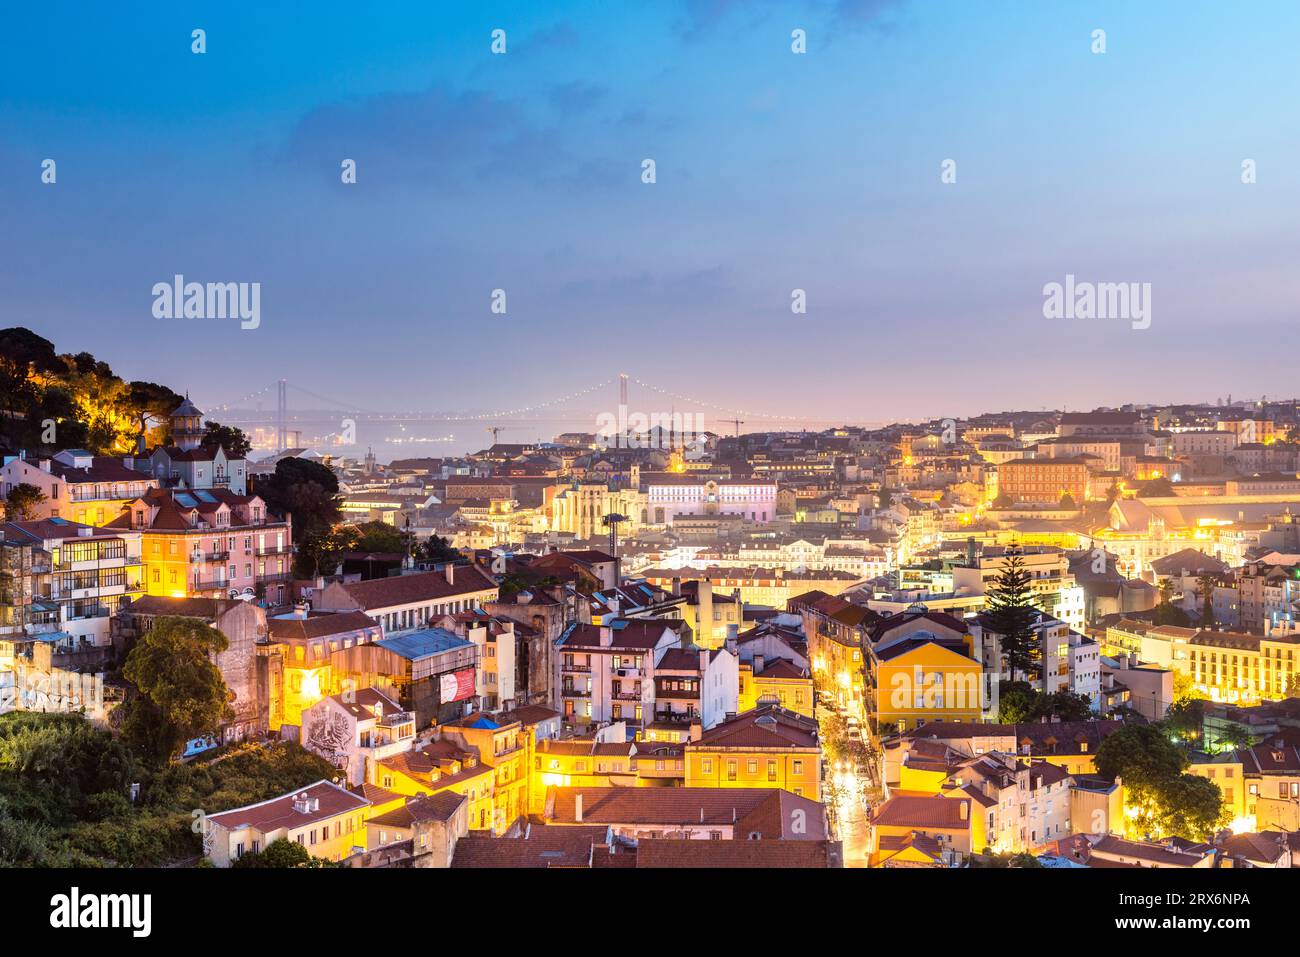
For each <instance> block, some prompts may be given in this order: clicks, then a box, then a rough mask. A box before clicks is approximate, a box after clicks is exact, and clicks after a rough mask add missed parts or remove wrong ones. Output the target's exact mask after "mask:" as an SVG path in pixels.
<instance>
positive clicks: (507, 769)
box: [435, 712, 531, 833]
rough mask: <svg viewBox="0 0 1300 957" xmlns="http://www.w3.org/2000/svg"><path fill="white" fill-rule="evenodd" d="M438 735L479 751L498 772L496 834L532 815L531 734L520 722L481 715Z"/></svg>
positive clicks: (442, 726) (449, 724)
mask: <svg viewBox="0 0 1300 957" xmlns="http://www.w3.org/2000/svg"><path fill="white" fill-rule="evenodd" d="M435 734H436V735H437V737H438V739H439V740H443V741H452V742H454V743H456V744H458V745H459V746H460V747H462V748H464V749H465V750H466V751H469V750H476V751H477V752H478V754H479V757H480V758H481V759H482V761H483V763H484V764H486V765H488V766H489V767H491V768H492V769H493V770H494V771H495V773H496V780H495V781H494V782H493V808H492V819H493V830H494V831H496V832H497V833H501V832H503V831H504V830H505V829H507V828H509V827H510V826H511V825H512V824H514V823H515V821H516V820H517V819H518V818H520V817H523V816H525V815H527V814H528V805H529V792H528V788H529V784H530V781H531V774H530V769H529V766H528V764H527V757H528V747H527V744H528V742H527V737H528V735H527V733H526V732H525V731H524V729H523V724H522V723H521V722H520V721H511V720H508V719H506V718H503V717H500V716H493V715H488V714H484V713H482V712H477V713H474V714H470V715H466V716H465V717H463V718H459V719H457V720H455V721H448V722H447V723H445V724H440V725H439V726H438V727H437V729H436V730H435Z"/></svg>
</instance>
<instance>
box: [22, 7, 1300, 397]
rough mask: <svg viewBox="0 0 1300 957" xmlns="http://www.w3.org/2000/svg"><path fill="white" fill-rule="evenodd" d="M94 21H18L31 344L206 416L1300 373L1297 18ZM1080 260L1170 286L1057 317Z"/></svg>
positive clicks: (641, 12)
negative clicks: (621, 375)
mask: <svg viewBox="0 0 1300 957" xmlns="http://www.w3.org/2000/svg"><path fill="white" fill-rule="evenodd" d="M91 6H92V5H90V4H63V3H58V2H52V3H47V4H24V5H21V6H19V5H16V4H14V5H9V6H8V7H7V8H6V9H5V10H4V11H3V12H0V263H2V264H3V265H0V325H5V326H7V325H27V326H30V327H31V328H33V329H35V330H36V331H37V332H39V333H41V334H42V335H45V336H46V337H48V338H50V339H51V340H53V342H54V343H55V345H56V347H58V348H59V349H61V350H66V351H80V350H83V349H85V350H89V351H91V352H94V353H95V354H96V355H97V356H100V357H101V358H104V359H106V360H108V361H109V362H110V363H111V364H112V365H113V366H114V368H115V369H116V370H117V371H118V372H119V374H122V375H124V376H127V377H130V378H146V379H154V380H158V381H163V382H166V383H168V384H169V385H171V386H173V387H174V388H177V389H186V388H188V389H189V390H190V391H191V393H192V394H193V395H194V396H195V398H196V400H197V401H199V403H200V405H201V407H203V406H207V405H214V404H216V403H218V402H225V401H229V400H232V399H236V398H238V397H239V396H241V395H243V394H245V393H248V392H252V391H254V390H256V389H258V388H260V387H262V386H263V385H266V384H267V383H269V382H271V381H273V380H274V379H275V378H277V377H279V376H285V377H287V378H289V379H291V380H293V381H295V382H298V383H302V384H303V385H306V386H309V387H311V388H314V389H316V390H317V391H319V392H322V393H324V394H326V395H330V396H338V397H340V398H344V399H347V400H350V401H352V402H355V403H357V405H359V406H361V407H364V408H370V409H376V408H378V409H388V408H411V407H422V408H429V409H437V408H449V407H455V408H465V407H469V406H474V407H479V408H510V407H515V406H518V405H524V404H528V403H530V402H532V401H537V400H544V399H548V398H551V397H553V396H556V395H558V394H561V393H563V392H565V391H567V390H568V389H569V388H571V387H573V388H578V387H582V386H586V385H589V384H592V383H595V382H598V381H601V380H603V379H606V378H608V377H610V376H611V375H614V374H616V373H617V372H619V371H627V372H629V373H632V374H634V375H636V376H638V377H640V378H643V379H646V380H650V381H653V382H655V383H658V384H661V385H663V386H664V387H667V388H672V389H676V390H679V391H681V392H685V393H689V394H692V395H697V396H700V397H701V398H703V399H707V400H710V401H713V402H717V403H720V404H724V405H728V406H736V407H741V408H758V409H765V410H774V411H787V412H790V413H795V414H799V415H808V416H820V417H825V418H828V419H829V418H839V419H844V420H849V419H876V420H880V419H904V418H919V417H922V416H945V415H963V414H970V413H975V412H978V411H984V410H996V409H1001V408H1009V407H1022V408H1023V407H1039V406H1046V407H1052V406H1057V407H1059V406H1062V405H1065V406H1068V407H1070V408H1079V407H1089V408H1090V407H1092V406H1094V405H1097V404H1118V403H1122V402H1126V401H1175V400H1188V401H1193V400H1200V399H1211V398H1213V397H1215V396H1218V395H1223V394H1226V393H1229V392H1231V393H1232V394H1234V395H1235V396H1243V397H1244V396H1249V395H1259V394H1260V393H1267V394H1269V395H1273V396H1281V395H1282V394H1284V393H1286V394H1290V393H1292V392H1294V391H1295V389H1294V388H1293V385H1292V383H1293V382H1294V368H1295V364H1294V349H1293V348H1292V347H1291V346H1292V345H1293V344H1294V342H1295V341H1296V339H1295V335H1296V333H1295V327H1294V321H1295V318H1296V311H1297V310H1296V303H1297V301H1298V300H1300V295H1298V293H1300V270H1298V269H1297V268H1296V262H1297V255H1296V254H1297V250H1300V213H1298V212H1297V210H1300V161H1297V157H1300V123H1297V119H1296V117H1297V113H1296V109H1295V91H1296V89H1297V88H1298V80H1300V58H1297V57H1296V55H1295V50H1296V48H1297V43H1298V42H1300V6H1298V5H1296V4H1293V3H1286V2H1276V3H1263V4H1258V5H1252V6H1251V7H1250V11H1249V13H1247V12H1244V11H1243V12H1237V11H1236V10H1234V9H1233V8H1232V7H1231V6H1229V5H1224V4H1221V3H1211V2H1179V3H1173V2H1170V3H1157V2H1152V3H1142V4H1133V3H1131V2H1122V3H1088V4H1086V5H1085V4H1082V3H1042V2H1041V0H1019V2H1011V0H1007V2H996V3H982V4H973V3H969V2H952V3H943V2H933V0H926V2H918V0H910V2H909V0H789V2H778V0H770V2H762V0H748V2H746V0H649V2H645V0H640V2H633V0H603V2H590V3H581V2H564V0H556V2H551V3H545V4H543V3H537V2H518V3H493V2H486V0H463V2H451V0H415V2H409V3H402V2H393V0H384V2H381V3H374V4H360V3H347V4H343V3H331V2H326V0H317V2H314V3H312V4H309V5H304V4H289V3H276V2H266V3H258V4H241V5H239V6H240V7H247V8H248V9H241V10H239V11H231V10H228V9H225V8H226V7H227V6H230V5H228V4H225V3H200V2H194V3H184V4H178V3H175V2H166V3H161V2H160V3H132V4H98V5H94V7H93V8H91ZM308 11H310V12H308ZM196 27H201V28H203V29H205V30H206V31H207V52H206V53H205V54H203V55H195V54H193V53H191V51H190V44H191V40H190V31H191V30H192V29H194V28H196ZM496 28H501V29H504V30H505V31H506V34H507V50H508V52H507V53H506V54H505V55H502V56H494V55H493V54H492V53H491V50H490V43H491V36H490V34H491V32H492V30H493V29H496ZM795 28H802V29H804V30H806V31H807V38H808V39H807V45H808V52H807V53H806V54H804V55H795V54H793V53H792V52H791V50H790V42H791V41H790V32H791V30H793V29H795ZM1097 28H1101V29H1104V30H1105V31H1106V48H1107V49H1106V52H1105V53H1104V54H1101V55H1098V54H1094V53H1092V52H1091V50H1090V47H1091V44H1092V39H1091V36H1090V35H1091V33H1092V31H1093V30H1094V29H1097ZM47 157H49V158H54V159H55V160H56V162H57V164H58V182H57V184H56V185H53V186H49V185H43V184H42V183H41V181H40V173H41V161H42V160H43V159H45V158H47ZM345 158H351V159H355V160H356V162H357V165H358V179H359V182H358V183H357V184H356V185H344V184H342V183H341V182H340V176H339V172H340V162H341V161H342V160H343V159H345ZM645 158H653V159H654V160H655V161H656V164H657V179H658V181H657V182H656V183H655V184H654V185H646V184H644V183H642V182H641V162H642V160H643V159H645ZM949 158H951V159H955V160H956V162H957V182H956V183H955V184H953V185H947V184H944V183H942V182H941V181H940V164H941V163H942V162H943V161H944V160H945V159H949ZM1244 159H1253V160H1254V161H1255V162H1256V164H1257V169H1258V174H1257V175H1258V182H1257V183H1255V184H1253V185H1244V184H1243V183H1242V182H1241V164H1242V161H1243V160H1244ZM175 273H182V274H184V275H185V276H186V278H187V279H191V280H198V281H248V282H254V281H256V282H260V283H261V284H262V297H261V309H262V315H261V325H260V327H259V328H258V329H256V330H241V329H240V328H239V324H238V323H237V322H234V321H229V320H226V321H222V320H188V321H187V320H180V319H156V318H154V316H153V314H152V309H151V307H152V297H151V292H150V290H151V287H152V286H153V284H154V283H156V282H160V281H163V282H167V281H170V280H171V277H172V276H173V275H174V274H175ZM1066 274H1073V275H1075V276H1077V277H1078V278H1079V279H1081V280H1093V281H1101V282H1149V283H1151V285H1152V305H1153V315H1152V323H1151V327H1150V328H1149V329H1146V330H1140V331H1139V330H1134V329H1132V328H1130V324H1129V323H1128V322H1126V321H1123V320H1098V319H1094V320H1084V319H1070V320H1066V319H1055V320H1049V319H1046V318H1044V316H1043V292H1042V290H1043V286H1044V284H1045V283H1049V282H1063V281H1064V279H1065V276H1066ZM497 288H502V289H505V290H506V293H507V297H508V300H507V301H508V313H507V315H505V316H499V315H493V314H492V313H491V312H490V310H489V305H490V296H491V293H492V290H493V289H497ZM796 288H802V289H804V290H806V291H807V297H808V313H807V315H804V316H796V315H792V314H791V310H790V296H791V290H793V289H796ZM272 399H273V397H272ZM677 408H678V410H679V411H680V410H681V406H680V405H678V407H677Z"/></svg>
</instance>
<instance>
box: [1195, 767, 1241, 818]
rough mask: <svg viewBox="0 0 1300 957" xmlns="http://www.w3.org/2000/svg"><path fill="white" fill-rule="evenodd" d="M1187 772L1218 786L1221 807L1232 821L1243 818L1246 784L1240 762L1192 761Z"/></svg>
mask: <svg viewBox="0 0 1300 957" xmlns="http://www.w3.org/2000/svg"><path fill="white" fill-rule="evenodd" d="M1187 770H1188V773H1190V774H1195V775H1197V776H1198V777H1202V778H1206V779H1207V780H1209V781H1213V782H1214V783H1215V784H1216V785H1217V786H1218V788H1219V793H1220V795H1222V797H1223V807H1224V809H1225V810H1226V811H1227V812H1228V814H1229V816H1230V818H1231V819H1232V820H1233V821H1236V820H1238V819H1239V818H1242V817H1245V815H1246V788H1247V782H1246V780H1245V779H1244V777H1243V776H1242V766H1241V762H1240V761H1193V762H1192V763H1191V766H1189V767H1188V769H1187Z"/></svg>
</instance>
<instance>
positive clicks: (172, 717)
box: [121, 616, 234, 763]
mask: <svg viewBox="0 0 1300 957" xmlns="http://www.w3.org/2000/svg"><path fill="white" fill-rule="evenodd" d="M228 645H229V642H228V641H227V640H226V636H225V635H223V634H222V633H221V632H220V631H218V630H217V629H215V628H213V627H211V626H209V625H206V624H204V623H203V622H201V621H199V620H198V619H195V618H180V617H175V616H166V617H163V618H159V619H157V620H156V621H155V622H154V624H153V626H152V627H151V628H150V629H149V630H148V631H146V632H145V633H144V634H143V635H141V636H140V638H139V639H138V640H137V641H136V644H135V647H133V648H132V649H131V653H130V654H129V655H127V658H126V664H125V666H124V667H123V669H122V675H123V677H125V678H126V679H127V681H129V682H131V684H132V685H134V693H133V694H132V695H130V696H129V697H128V698H127V700H126V701H125V702H124V703H123V704H122V706H121V707H122V708H124V709H126V713H125V716H124V718H123V721H122V733H123V736H124V737H125V739H126V740H127V741H129V742H130V743H131V744H132V746H134V747H135V748H136V750H137V751H138V752H139V753H141V754H144V755H149V756H150V757H152V758H153V759H154V760H155V761H157V762H159V763H165V762H166V761H168V760H169V759H171V758H173V757H174V756H176V755H177V754H178V753H179V752H180V750H181V747H182V746H183V745H184V743H185V742H186V741H188V740H190V739H191V738H197V737H200V736H201V735H204V734H214V733H216V732H217V731H218V730H219V729H220V727H221V723H222V721H224V720H226V719H228V718H229V717H231V716H232V715H233V713H234V712H233V709H232V708H231V707H230V692H229V690H228V689H227V688H226V682H225V680H224V679H223V678H222V677H221V671H220V670H219V669H218V668H217V666H216V665H215V664H214V663H213V659H214V658H215V656H216V655H217V654H219V653H220V652H223V651H225V650H226V648H227V646H228Z"/></svg>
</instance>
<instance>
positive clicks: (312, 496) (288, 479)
mask: <svg viewBox="0 0 1300 957" xmlns="http://www.w3.org/2000/svg"><path fill="white" fill-rule="evenodd" d="M255 491H256V493H257V494H258V495H260V496H261V497H262V499H263V501H265V502H266V506H267V508H269V509H270V510H271V511H273V512H275V513H277V514H279V515H284V514H286V513H292V515H293V531H294V540H295V542H296V543H297V546H298V557H297V561H296V564H297V568H298V571H299V573H300V574H301V575H303V576H304V577H309V578H314V577H316V576H317V575H319V574H320V573H321V569H322V568H325V567H327V566H328V567H329V569H330V570H331V571H332V570H333V567H332V566H331V565H330V561H331V560H332V559H333V560H337V556H338V552H339V548H338V542H336V541H335V540H334V526H335V525H336V524H337V523H338V520H339V515H340V510H339V506H340V503H341V502H342V499H341V498H340V497H339V480H338V477H337V476H336V475H335V474H334V472H333V471H332V470H331V469H328V468H326V467H325V466H324V465H321V464H320V463H318V462H312V461H311V460H309V459H300V458H297V457H294V456H290V457H289V458H284V459H281V460H280V461H279V462H277V463H276V464H275V472H274V473H273V474H271V475H269V476H267V477H266V478H264V479H262V480H260V481H258V482H257V486H256V489H255Z"/></svg>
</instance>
